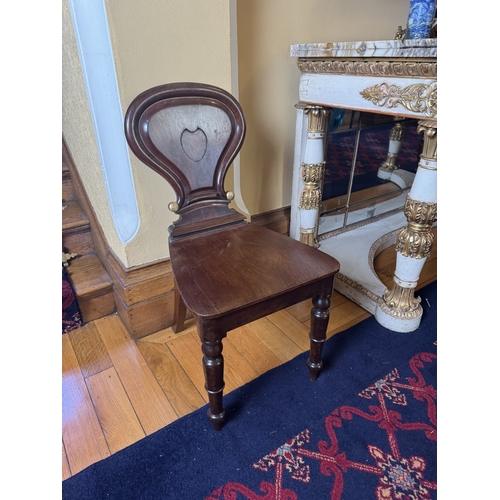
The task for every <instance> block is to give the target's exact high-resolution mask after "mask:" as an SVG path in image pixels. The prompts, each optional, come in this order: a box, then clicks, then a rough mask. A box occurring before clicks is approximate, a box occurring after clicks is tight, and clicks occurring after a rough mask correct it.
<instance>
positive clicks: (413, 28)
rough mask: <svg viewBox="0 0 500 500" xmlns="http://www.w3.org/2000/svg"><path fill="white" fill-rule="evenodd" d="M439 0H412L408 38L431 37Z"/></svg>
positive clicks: (407, 29)
mask: <svg viewBox="0 0 500 500" xmlns="http://www.w3.org/2000/svg"><path fill="white" fill-rule="evenodd" d="M436 8H437V0H410V12H409V14H408V24H407V26H406V38H407V39H410V40H414V39H417V38H429V33H430V32H431V28H432V21H433V19H434V16H435V15H436Z"/></svg>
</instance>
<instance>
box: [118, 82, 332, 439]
mask: <svg viewBox="0 0 500 500" xmlns="http://www.w3.org/2000/svg"><path fill="white" fill-rule="evenodd" d="M125 135H126V138H127V141H128V144H129V146H130V148H131V150H132V151H133V152H134V154H135V155H136V156H137V157H138V158H139V159H140V160H141V161H142V162H144V163H145V164H146V165H148V166H149V167H151V168H152V169H153V170H154V171H156V172H157V173H158V174H160V175H161V176H162V177H163V178H165V179H166V180H167V181H168V182H169V183H170V185H171V186H172V188H173V189H174V191H175V194H176V197H177V199H176V201H173V202H171V203H169V205H168V207H169V209H170V210H171V211H173V212H175V213H176V214H178V216H179V218H178V219H177V220H176V221H175V222H174V223H173V224H172V225H171V226H170V227H169V228H168V230H169V250H170V260H171V266H172V273H173V276H174V297H175V305H174V307H175V311H174V324H173V326H172V328H173V330H174V332H178V331H181V330H182V328H183V323H184V319H185V314H186V307H187V309H189V310H190V311H191V313H192V314H193V317H194V318H195V320H196V326H197V330H198V335H199V337H200V340H201V350H202V353H203V370H204V375H205V388H206V390H207V393H208V399H209V409H208V418H209V420H210V421H211V422H212V424H213V426H214V428H215V429H216V430H217V431H219V430H220V429H221V427H222V424H223V421H224V416H225V410H224V407H223V404H222V403H223V402H222V394H223V389H224V360H223V356H222V339H223V338H224V337H225V336H226V334H227V332H228V331H230V330H233V329H235V328H238V327H240V326H242V325H244V324H247V323H250V322H252V321H254V320H257V319H259V318H261V317H264V316H267V315H269V314H271V313H274V312H276V311H279V310H281V309H284V308H286V307H289V306H291V305H293V304H296V303H298V302H301V301H304V300H306V299H311V298H312V303H313V307H312V309H311V329H310V334H309V338H310V355H309V358H308V360H307V366H308V367H309V372H310V379H311V380H315V379H316V378H317V376H318V373H319V371H320V370H321V368H322V361H321V352H322V349H323V343H324V341H325V339H326V330H327V326H328V319H329V307H330V298H331V294H332V290H333V284H334V278H335V275H336V273H337V272H338V270H339V263H338V262H337V260H336V259H334V258H333V257H331V256H329V255H327V254H325V253H323V252H321V251H319V250H317V249H315V248H313V247H310V246H308V245H306V244H304V243H301V242H299V241H296V240H293V239H292V238H289V237H288V236H285V235H282V234H279V233H276V232H274V231H271V230H269V229H266V228H264V227H261V226H258V225H255V224H253V223H249V222H247V221H246V219H245V217H244V216H243V215H241V214H240V213H238V212H237V211H236V210H234V209H232V208H230V207H229V203H230V200H231V199H233V197H234V195H233V194H232V193H231V192H226V191H225V190H224V177H225V175H226V172H227V170H228V168H229V166H230V165H231V163H232V161H233V160H234V158H235V157H236V155H237V154H238V152H239V150H240V148H241V146H242V144H243V139H244V136H245V119H244V116H243V112H242V110H241V107H240V105H239V103H238V102H237V101H236V99H235V98H234V97H232V96H231V95H230V94H229V93H227V92H226V91H224V90H222V89H219V88H217V87H213V86H209V85H205V84H197V83H173V84H166V85H161V86H158V87H155V88H152V89H150V90H147V91H145V92H143V93H142V94H140V95H139V96H137V97H136V98H135V99H134V100H133V102H132V103H131V104H130V106H129V108H128V110H127V113H126V116H125Z"/></svg>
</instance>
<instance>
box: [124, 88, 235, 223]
mask: <svg viewBox="0 0 500 500" xmlns="http://www.w3.org/2000/svg"><path fill="white" fill-rule="evenodd" d="M125 135H126V138H127V141H128V143H129V146H130V148H131V149H132V151H133V152H134V154H135V155H136V156H137V157H138V158H139V159H140V160H142V161H143V162H144V163H145V164H146V165H148V166H149V167H151V168H152V169H153V170H155V171H156V172H158V173H159V174H160V175H161V176H162V177H164V178H165V179H166V180H167V181H168V182H169V183H170V185H171V186H172V187H173V189H174V191H175V193H176V195H177V200H176V203H177V205H178V210H177V213H178V214H179V216H180V218H179V220H178V221H176V222H175V223H174V226H180V225H185V224H191V223H193V222H199V221H200V220H208V219H213V218H214V217H224V216H227V215H230V214H232V213H233V212H234V211H233V210H230V209H229V208H228V204H229V200H227V195H226V192H225V191H224V178H225V175H226V172H227V169H228V168H229V166H230V165H231V163H232V161H233V160H234V158H235V156H236V155H237V153H238V151H239V150H240V148H241V146H242V143H243V139H244V136H245V120H244V117H243V112H242V110H241V107H240V105H239V103H238V102H237V101H236V99H235V98H234V97H233V96H231V94H229V93H228V92H226V91H224V90H222V89H219V88H217V87H213V86H210V85H204V84H195V83H175V84H167V85H160V86H158V87H154V88H152V89H150V90H147V91H146V92H143V93H142V94H140V95H139V96H137V97H136V98H135V99H134V100H133V101H132V103H131V104H130V106H129V108H128V110H127V113H126V115H125Z"/></svg>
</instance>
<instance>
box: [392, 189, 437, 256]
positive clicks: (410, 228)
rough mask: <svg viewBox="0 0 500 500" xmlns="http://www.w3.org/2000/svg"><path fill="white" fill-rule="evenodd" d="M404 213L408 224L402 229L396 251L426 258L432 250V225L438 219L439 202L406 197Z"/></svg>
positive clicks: (405, 254)
mask: <svg viewBox="0 0 500 500" xmlns="http://www.w3.org/2000/svg"><path fill="white" fill-rule="evenodd" d="M404 214H405V216H406V218H407V220H408V225H407V226H406V227H404V228H403V229H401V231H400V233H399V236H398V241H397V243H396V252H399V253H400V254H401V255H404V256H405V257H412V258H414V259H424V258H426V257H428V255H429V254H430V251H431V246H432V242H433V241H434V235H433V234H432V232H431V228H432V225H433V224H434V222H436V220H437V203H429V202H423V201H418V200H412V199H411V198H410V197H409V196H408V197H407V198H406V202H405V206H404Z"/></svg>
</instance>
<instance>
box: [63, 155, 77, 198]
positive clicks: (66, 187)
mask: <svg viewBox="0 0 500 500" xmlns="http://www.w3.org/2000/svg"><path fill="white" fill-rule="evenodd" d="M74 199H75V193H74V191H73V184H72V182H71V174H70V171H69V168H68V166H67V165H66V163H64V162H63V164H62V202H63V205H64V204H65V203H68V202H70V201H73V200H74Z"/></svg>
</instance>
